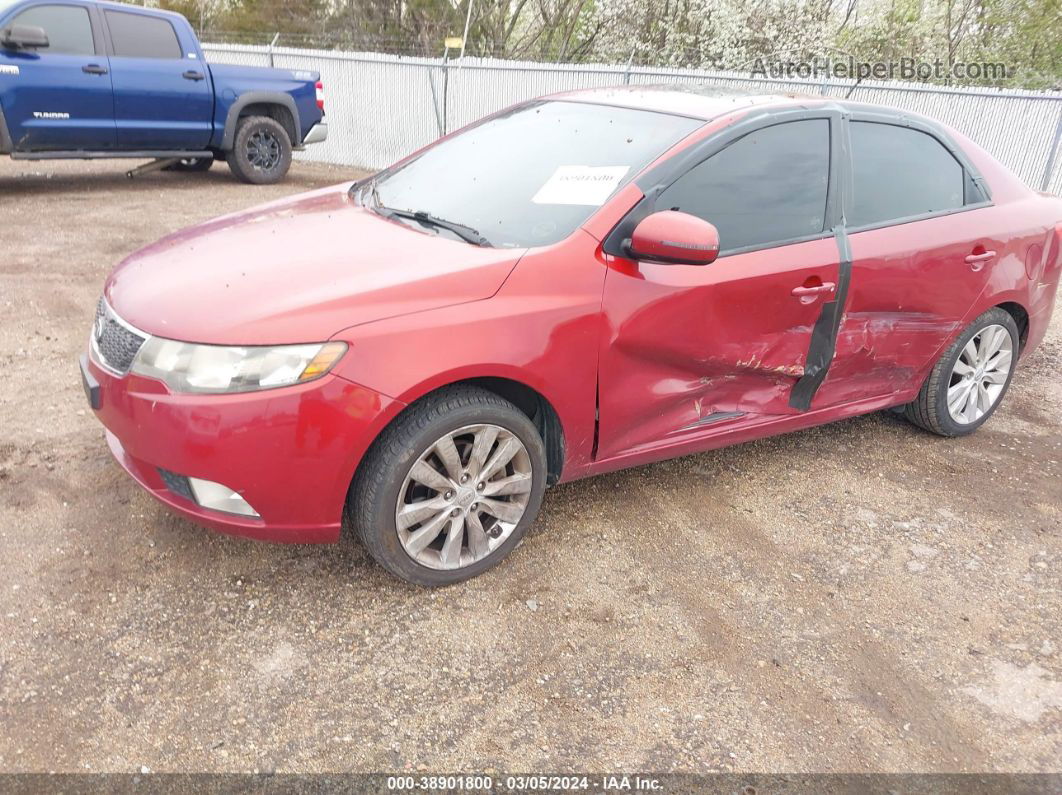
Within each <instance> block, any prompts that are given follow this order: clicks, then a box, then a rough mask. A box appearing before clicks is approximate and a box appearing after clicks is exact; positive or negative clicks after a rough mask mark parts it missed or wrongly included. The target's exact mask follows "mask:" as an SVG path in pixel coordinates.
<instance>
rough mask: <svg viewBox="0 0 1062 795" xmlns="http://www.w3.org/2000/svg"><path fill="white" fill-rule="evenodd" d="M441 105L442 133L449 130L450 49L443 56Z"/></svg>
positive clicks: (446, 132)
mask: <svg viewBox="0 0 1062 795" xmlns="http://www.w3.org/2000/svg"><path fill="white" fill-rule="evenodd" d="M442 68H443V107H442V128H443V135H446V134H448V133H449V132H450V125H449V114H450V51H449V50H447V51H446V55H445V56H443V66H442Z"/></svg>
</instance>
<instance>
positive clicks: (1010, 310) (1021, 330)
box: [995, 301, 1029, 356]
mask: <svg viewBox="0 0 1062 795" xmlns="http://www.w3.org/2000/svg"><path fill="white" fill-rule="evenodd" d="M995 308H996V309H1002V310H1003V311H1004V312H1006V313H1007V314H1008V315H1010V316H1011V317H1012V318H1014V324H1015V325H1016V326H1017V327H1018V355H1019V356H1020V355H1021V353H1022V352H1023V351H1024V350H1025V343H1026V342H1027V341H1028V339H1029V312H1028V310H1026V308H1025V307H1024V306H1022V305H1021V304H1019V303H1018V302H1017V301H1004V302H1003V303H1000V304H996V306H995Z"/></svg>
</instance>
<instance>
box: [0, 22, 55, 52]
mask: <svg viewBox="0 0 1062 795" xmlns="http://www.w3.org/2000/svg"><path fill="white" fill-rule="evenodd" d="M0 45H3V46H4V47H7V48H8V49H10V50H36V49H41V48H44V47H47V46H48V34H47V33H45V32H44V28H39V27H37V26H36V25H12V26H11V27H9V28H4V30H2V31H0Z"/></svg>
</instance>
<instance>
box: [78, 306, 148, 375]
mask: <svg viewBox="0 0 1062 795" xmlns="http://www.w3.org/2000/svg"><path fill="white" fill-rule="evenodd" d="M146 339H147V338H146V337H144V336H142V335H140V334H137V333H136V332H135V331H133V330H132V329H130V328H128V327H127V326H126V325H125V324H123V323H122V322H121V321H120V320H119V319H118V316H117V315H116V314H114V312H113V310H111V308H110V307H109V306H107V302H106V301H104V300H103V299H102V298H101V299H100V302H99V304H97V306H96V322H95V323H94V324H93V326H92V341H93V342H94V343H95V346H96V353H97V354H98V355H99V358H100V362H101V364H105V365H106V366H107V367H109V368H111V369H112V370H114V371H115V372H118V373H126V372H128V371H129V367H130V366H131V365H132V364H133V359H134V358H135V357H136V354H137V351H139V350H140V346H141V345H143V344H144V341H145V340H146Z"/></svg>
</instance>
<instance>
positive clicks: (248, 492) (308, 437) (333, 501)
mask: <svg viewBox="0 0 1062 795" xmlns="http://www.w3.org/2000/svg"><path fill="white" fill-rule="evenodd" d="M85 369H86V371H87V373H88V376H89V378H90V380H92V381H94V382H96V384H98V391H97V401H98V406H99V408H98V409H96V414H97V416H98V417H99V419H100V422H102V423H103V425H104V427H105V428H106V431H107V443H108V445H109V446H110V449H111V452H112V453H113V454H114V457H115V459H116V460H117V461H118V463H120V464H121V465H122V467H123V468H124V469H125V470H126V471H127V472H128V473H129V474H130V475H131V476H132V477H133V478H134V479H135V480H136V481H137V482H138V483H139V484H140V485H141V486H143V487H144V488H145V489H147V491H148V492H150V493H151V494H152V495H153V496H154V497H155V498H157V499H158V500H159V501H161V502H162V503H164V504H165V505H167V506H168V507H169V508H171V509H172V510H174V511H176V512H177V513H179V514H181V515H182V516H185V517H187V518H188V519H191V520H192V521H194V522H197V523H199V524H202V525H206V526H208V527H211V528H213V529H215V530H219V531H221V532H225V533H231V534H234V535H240V536H247V537H249V538H256V539H260V540H264V541H277V542H285V543H328V542H333V541H336V540H338V538H339V533H340V528H341V526H342V517H343V508H344V505H345V502H346V496H347V489H348V487H349V486H350V481H351V479H352V478H353V475H354V470H355V468H356V467H357V463H358V461H360V460H361V457H362V455H364V453H365V450H366V449H367V448H368V446H369V444H370V443H371V441H372V439H373V438H375V436H376V434H377V433H378V432H379V430H380V429H381V428H382V427H383V425H384V424H386V422H387V421H388V420H389V419H390V417H392V416H393V415H394V414H395V413H397V411H398V410H399V409H400V408H401V404H397V403H396V402H395V401H392V400H391V399H390V398H387V397H385V396H383V395H380V394H379V393H377V392H374V391H372V390H369V389H366V388H364V387H361V386H358V385H357V384H353V383H351V382H350V381H347V380H345V379H343V378H340V377H339V376H335V375H327V376H325V377H323V378H321V379H319V380H317V381H311V382H309V383H306V384H302V385H296V386H291V387H282V388H279V389H271V390H265V391H260V392H246V393H241V394H232V395H188V394H173V393H171V392H169V391H168V390H167V389H166V387H165V385H164V384H162V383H161V382H159V381H156V380H154V379H150V378H144V377H141V376H137V375H125V376H118V375H115V374H114V373H112V372H111V371H109V370H107V369H105V368H103V367H101V366H100V365H99V364H98V363H97V362H96V361H95V359H93V358H92V357H91V356H90V357H88V360H87V363H86V364H85ZM160 469H162V470H166V471H167V472H168V473H175V474H177V475H183V476H186V477H193V478H201V479H203V480H209V481H214V482H217V483H221V484H224V485H226V486H228V487H229V488H231V489H233V490H235V491H236V492H238V493H239V494H240V495H241V496H242V497H243V498H244V499H245V500H246V501H247V502H248V503H249V504H250V505H251V506H253V508H254V510H255V511H257V512H258V514H259V516H258V517H257V518H256V517H250V516H241V515H237V514H230V513H224V512H221V511H215V510H211V509H208V508H203V507H201V506H200V505H198V504H197V503H196V502H195V501H194V500H192V499H190V498H189V497H188V496H184V495H182V494H180V493H178V491H174V490H171V488H170V487H169V486H168V485H167V481H166V480H164V479H163V475H162V473H161V472H160ZM172 482H173V481H172V478H171V480H170V484H171V485H172Z"/></svg>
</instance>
